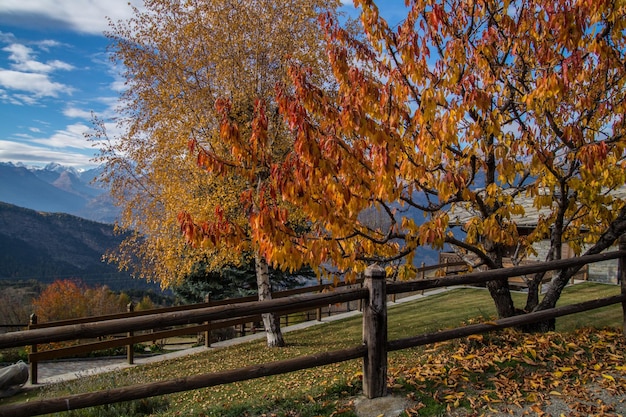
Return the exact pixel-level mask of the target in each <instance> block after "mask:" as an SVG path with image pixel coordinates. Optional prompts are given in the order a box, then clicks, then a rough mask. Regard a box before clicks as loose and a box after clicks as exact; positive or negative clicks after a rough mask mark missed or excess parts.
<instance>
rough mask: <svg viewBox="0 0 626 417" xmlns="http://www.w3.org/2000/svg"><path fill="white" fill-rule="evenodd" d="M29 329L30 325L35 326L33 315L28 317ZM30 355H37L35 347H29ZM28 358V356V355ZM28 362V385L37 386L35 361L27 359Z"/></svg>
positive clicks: (35, 315)
mask: <svg viewBox="0 0 626 417" xmlns="http://www.w3.org/2000/svg"><path fill="white" fill-rule="evenodd" d="M28 324H29V326H28V327H29V328H30V325H31V324H37V314H35V313H33V314H31V315H30V321H29V323H28ZM30 353H37V345H32V346H31V347H30ZM29 356H30V355H29ZM28 362H29V363H30V383H31V384H32V385H36V384H37V361H36V360H35V359H32V357H29V360H28Z"/></svg>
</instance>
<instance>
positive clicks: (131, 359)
mask: <svg viewBox="0 0 626 417" xmlns="http://www.w3.org/2000/svg"><path fill="white" fill-rule="evenodd" d="M126 310H127V311H128V312H129V313H132V312H133V311H135V305H134V304H133V302H132V301H131V302H130V303H128V305H127V306H126ZM133 333H134V332H132V331H130V332H128V337H133ZM126 359H128V364H129V365H132V364H134V363H135V347H134V346H133V344H132V343H129V344H128V345H127V346H126Z"/></svg>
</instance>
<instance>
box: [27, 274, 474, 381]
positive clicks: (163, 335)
mask: <svg viewBox="0 0 626 417" xmlns="http://www.w3.org/2000/svg"><path fill="white" fill-rule="evenodd" d="M461 264H463V265H464V263H463V262H453V263H446V264H445V265H429V266H425V265H423V264H422V266H421V267H420V268H417V274H418V276H419V277H420V279H425V278H426V276H427V274H430V273H432V271H438V270H442V268H444V267H446V268H447V267H448V266H450V265H452V266H459V265H461ZM362 284H363V279H359V280H357V281H356V282H355V283H351V284H345V283H340V284H338V286H337V287H339V288H341V287H345V286H348V287H354V286H355V285H356V286H362ZM331 287H332V285H331V284H319V285H313V286H307V287H303V288H296V289H291V290H284V291H277V292H274V293H272V297H273V298H285V297H291V296H294V295H299V294H309V293H318V292H323V291H328V290H330V288H331ZM256 299H257V297H256V296H255V295H253V296H248V297H241V298H236V299H226V300H210V298H209V296H207V299H206V300H205V302H204V303H198V304H191V305H184V306H174V307H166V308H158V309H151V310H141V311H134V306H133V305H132V304H129V305H128V311H127V312H126V313H114V314H108V315H103V316H92V317H82V318H78V319H69V320H58V321H51V322H45V323H38V321H37V315H36V314H32V315H31V316H30V323H29V324H28V325H27V326H22V327H28V329H29V330H34V329H43V328H55V327H61V326H68V325H78V324H85V323H92V322H102V321H107V320H114V319H123V318H130V317H139V316H149V315H153V314H160V313H167V312H181V311H188V310H195V309H200V308H207V307H211V306H222V305H236V304H241V303H246V302H251V301H255V300H256ZM392 300H393V301H396V298H395V294H394V295H393V296H392ZM357 301H359V306H358V307H355V308H358V309H359V310H361V305H360V304H361V301H360V300H357ZM345 306H346V307H345V308H346V310H347V311H349V310H350V301H348V302H346V303H345ZM337 312H341V310H339V311H337V310H336V309H335V311H333V307H332V305H329V306H318V307H317V308H315V309H314V310H309V311H300V310H298V311H295V312H290V311H287V312H282V313H283V315H282V316H281V318H282V320H281V325H285V326H287V325H289V320H290V317H291V318H292V319H293V318H295V317H294V316H293V315H294V314H295V313H302V315H303V319H302V320H305V321H308V320H310V319H311V318H312V317H315V319H316V320H318V321H319V320H321V319H322V315H323V314H327V315H328V316H330V315H332V314H336V313H337ZM260 321H261V316H260V315H250V316H243V317H237V318H233V319H224V320H217V321H212V322H205V323H201V324H194V325H185V326H180V327H178V328H174V329H172V328H168V329H156V328H152V329H149V331H148V332H144V333H141V334H137V332H136V331H129V332H126V333H125V334H119V333H118V334H116V335H101V336H98V339H102V338H103V337H105V336H108V337H107V340H94V341H90V342H85V341H83V343H82V344H79V345H73V346H66V347H56V348H48V349H46V350H44V351H41V350H40V349H41V346H38V345H37V344H33V345H31V346H30V353H29V355H28V362H29V364H30V382H31V384H33V385H35V384H37V383H38V378H39V375H38V363H39V362H42V361H46V360H53V359H60V358H67V357H75V356H79V355H85V354H89V353H92V352H96V351H102V350H106V349H115V348H120V347H126V356H127V360H128V363H129V364H131V365H132V364H133V363H134V357H135V352H134V346H135V345H137V344H140V343H144V342H155V341H157V340H163V339H167V338H173V337H179V336H187V335H197V334H200V333H203V334H204V342H205V346H207V347H209V346H210V345H211V332H212V331H214V330H219V329H225V328H233V327H238V328H239V330H238V332H239V335H240V336H245V334H246V331H247V329H246V325H247V324H254V323H258V322H260ZM250 331H255V329H254V327H253V326H251V329H250Z"/></svg>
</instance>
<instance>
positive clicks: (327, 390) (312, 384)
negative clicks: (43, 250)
mask: <svg viewBox="0 0 626 417" xmlns="http://www.w3.org/2000/svg"><path fill="white" fill-rule="evenodd" d="M619 291H620V289H619V287H618V286H615V285H603V284H595V283H584V284H577V285H575V286H571V287H568V288H566V290H565V291H564V293H563V296H562V297H561V300H560V302H559V305H566V304H572V303H576V302H580V301H585V300H590V299H596V298H602V297H607V296H611V295H616V294H619ZM524 297H525V295H524V294H522V293H516V294H515V302H516V304H517V305H518V306H523V304H524ZM494 315H495V309H494V306H493V302H492V301H491V298H490V296H489V294H488V292H487V291H486V290H484V289H476V288H460V289H454V290H450V291H448V292H444V293H439V294H433V295H430V296H428V297H424V298H422V299H419V300H415V301H411V302H407V303H401V304H397V305H393V306H391V307H390V308H389V311H388V331H389V337H388V338H389V340H394V339H399V338H404V337H409V336H414V335H417V334H421V333H425V332H433V331H437V330H441V329H445V328H453V327H456V326H458V325H459V324H461V323H464V322H468V321H474V320H476V319H477V318H484V319H492V318H493V317H494ZM587 326H593V327H598V328H600V327H607V326H610V327H618V328H620V329H621V326H622V310H621V306H620V305H614V306H610V307H606V308H603V309H599V310H596V311H593V312H585V313H579V314H575V315H571V316H565V317H561V318H558V319H557V330H558V331H559V332H571V331H573V330H575V329H577V328H580V327H587ZM361 332H362V329H361V317H360V316H355V317H352V318H348V319H344V320H339V321H335V322H332V323H325V324H321V325H318V326H314V327H311V328H309V329H306V330H302V331H297V332H289V333H286V334H285V340H286V342H287V347H285V348H280V349H268V348H266V347H265V343H264V341H256V342H249V343H244V344H240V345H235V346H231V347H228V348H220V349H214V350H210V351H208V352H205V353H201V354H197V355H193V356H187V357H184V358H180V359H176V360H170V361H164V362H160V363H156V364H152V365H142V366H139V367H134V368H129V369H127V370H124V371H119V372H113V373H108V374H102V375H96V376H92V377H85V378H81V379H79V380H76V381H73V382H68V383H63V384H57V385H54V386H48V387H44V388H41V389H38V390H35V391H32V392H30V393H28V394H26V395H19V396H17V397H13V398H11V399H9V400H3V401H4V402H0V405H1V404H3V403H4V404H6V403H7V402H16V401H26V400H31V401H32V400H35V399H37V398H44V397H54V396H61V395H67V394H75V393H81V392H89V391H95V390H103V389H107V388H111V387H120V386H125V385H131V384H138V383H146V382H154V381H160V380H168V379H173V378H178V377H183V376H189V375H196V374H201V373H208V372H216V371H221V370H228V369H233V368H238V367H243V366H248V365H253V364H261V363H264V362H271V361H277V360H281V359H287V358H293V357H297V356H301V355H308V354H312V353H316V352H323V351H329V350H337V349H342V348H347V347H353V346H356V345H359V344H360V343H361ZM433 348H434V347H433V346H424V347H422V348H415V349H408V350H404V351H399V352H391V353H390V354H389V368H390V369H393V368H405V367H407V364H410V363H411V361H415V360H418V359H419V357H420V355H423V353H424V352H429V351H431V350H432V349H433ZM360 369H361V362H360V361H358V360H355V361H348V362H344V363H339V364H334V365H329V366H324V367H319V368H314V369H309V370H303V371H298V372H293V373H289V374H285V375H279V376H273V377H266V378H262V379H257V380H250V381H245V382H241V383H233V384H228V385H222V386H218V387H212V388H207V389H200V390H195V391H190V392H185V393H179V394H173V395H169V396H165V397H163V398H157V399H154V400H146V401H144V402H143V403H141V402H134V403H135V404H133V405H132V406H131V405H129V404H126V405H124V404H122V405H119V406H111V407H108V408H106V407H98V408H93V409H87V410H77V411H74V412H71V413H65V414H60V415H63V416H68V415H69V416H94V415H95V416H109V415H110V416H113V415H115V416H118V415H131V416H139V415H155V416H261V415H266V416H271V415H272V413H274V414H275V415H276V416H303V417H304V416H317V415H331V414H332V413H335V414H334V415H338V416H339V415H343V416H351V415H354V414H353V413H352V411H351V408H350V406H349V399H350V398H352V397H353V396H355V395H358V393H359V390H360V379H359V374H360ZM346 402H348V403H347V405H346ZM137 403H139V405H138V404H137ZM115 407H118V408H115ZM119 407H127V408H124V409H120V408H119ZM129 407H130V408H132V407H135V408H137V407H139V408H140V409H142V410H144V411H141V410H139V411H137V410H135V409H134V408H133V410H130V408H129ZM142 407H143V408H142ZM344 408H345V410H343V409H344ZM124 410H126V411H124ZM342 410H343V411H342ZM420 415H427V414H420Z"/></svg>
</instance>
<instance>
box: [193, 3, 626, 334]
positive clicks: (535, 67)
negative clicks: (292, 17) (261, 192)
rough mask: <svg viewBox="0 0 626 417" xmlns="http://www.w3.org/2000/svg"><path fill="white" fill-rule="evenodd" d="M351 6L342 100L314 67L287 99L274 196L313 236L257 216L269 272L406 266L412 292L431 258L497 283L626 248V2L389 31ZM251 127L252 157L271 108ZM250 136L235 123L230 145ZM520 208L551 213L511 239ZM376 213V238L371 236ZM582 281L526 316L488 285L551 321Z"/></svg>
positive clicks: (453, 9) (444, 11)
mask: <svg viewBox="0 0 626 417" xmlns="http://www.w3.org/2000/svg"><path fill="white" fill-rule="evenodd" d="M355 4H356V5H357V6H358V7H360V9H361V22H362V26H363V29H364V31H365V36H364V37H362V38H358V37H353V36H351V35H350V33H348V32H347V31H346V30H344V29H343V28H342V27H341V26H340V25H339V24H338V22H337V20H336V19H335V18H334V17H333V16H331V15H327V16H325V17H324V18H322V19H321V23H322V26H323V27H324V29H325V31H326V40H327V50H328V56H329V59H330V63H331V66H332V68H333V74H334V76H335V79H336V83H337V85H338V89H337V91H333V92H332V93H329V92H328V90H327V89H326V88H324V85H322V84H320V83H318V82H317V81H316V80H315V79H313V78H312V77H311V76H310V72H309V69H308V68H307V67H306V66H305V65H294V66H292V69H291V76H292V80H291V81H292V84H287V85H286V86H284V87H282V88H279V89H278V98H277V100H278V102H279V104H280V111H281V114H282V115H283V117H284V119H285V123H287V125H288V126H289V128H290V129H291V131H292V134H293V136H294V144H293V151H292V152H291V153H290V154H289V155H288V156H287V157H286V158H285V159H284V160H283V161H281V162H276V163H275V164H274V165H273V166H272V182H271V187H268V188H267V190H266V193H267V194H270V195H279V196H281V201H287V202H289V203H291V204H293V205H295V206H298V207H300V208H301V209H302V211H303V212H304V213H306V215H307V217H308V219H309V221H310V222H311V223H310V224H311V230H310V233H308V234H307V235H306V236H296V235H295V234H293V233H291V231H290V230H289V229H288V228H287V227H285V226H284V224H283V222H282V221H281V220H282V219H283V217H282V216H284V214H283V213H282V212H281V209H280V207H279V206H278V205H273V206H271V207H270V206H267V207H265V206H261V207H260V210H258V211H257V213H256V214H255V222H254V224H253V226H254V228H253V233H254V234H255V236H257V238H256V239H257V241H258V242H260V244H261V248H262V250H261V251H262V253H264V254H265V255H266V256H267V257H268V259H270V261H271V262H277V263H279V264H281V265H283V267H287V268H297V267H298V266H299V265H301V264H302V263H309V264H312V265H317V266H319V265H325V264H332V265H334V266H335V267H337V268H338V269H339V270H340V271H345V272H346V273H348V274H349V275H350V274H351V275H354V274H356V273H358V272H360V271H362V270H363V269H364V268H365V267H366V266H367V265H368V264H370V263H372V262H380V263H385V264H386V265H389V266H392V265H394V263H395V267H396V270H395V272H396V273H397V274H398V275H399V276H400V277H404V278H410V277H413V276H414V275H415V268H414V266H413V264H414V262H413V256H414V253H415V250H416V249H417V248H418V247H420V246H430V247H432V248H435V249H442V248H443V247H444V245H445V244H448V245H451V246H452V247H453V248H455V250H456V251H457V253H459V254H460V255H461V256H462V257H463V259H465V260H466V261H467V262H468V263H470V264H471V265H472V267H474V268H489V269H493V268H501V267H503V260H504V258H505V257H506V256H513V261H514V262H519V261H520V260H521V259H523V258H524V257H526V256H528V255H529V254H530V253H532V252H533V250H534V249H533V246H532V245H533V244H534V243H536V242H538V241H540V240H544V239H548V240H549V241H550V251H549V252H548V255H547V257H546V260H553V259H558V258H560V257H561V256H562V247H563V245H564V244H565V243H567V244H568V245H569V246H570V247H571V248H573V249H574V250H575V251H576V253H584V254H592V253H598V252H600V251H602V250H604V249H606V248H608V247H610V245H612V244H613V243H614V242H615V240H616V239H617V238H618V237H619V236H620V235H621V234H623V233H624V232H625V231H626V205H625V204H624V203H625V202H624V194H623V193H620V192H619V191H620V190H621V189H622V188H623V187H624V184H625V182H626V160H625V158H626V154H625V146H626V139H625V138H624V131H625V125H624V115H625V114H626V100H625V88H624V87H625V85H624V83H625V80H626V59H625V54H626V41H625V38H624V30H625V29H626V26H625V25H626V19H625V17H626V16H624V15H625V14H626V6H625V5H624V3H623V2H616V1H609V0H599V1H595V0H594V1H589V0H579V1H553V0H549V1H548V0H522V1H501V0H497V1H496V0H494V1H492V0H475V1H461V0H446V1H433V0H423V1H417V0H416V1H410V2H408V3H407V4H408V6H407V9H406V10H407V16H406V19H405V20H404V21H403V22H401V23H400V24H398V25H395V26H393V25H389V24H388V23H387V22H386V21H385V20H384V19H383V18H382V17H381V16H380V14H379V11H378V8H377V7H376V5H375V4H374V3H373V2H371V1H355ZM256 115H257V116H256V119H255V122H253V123H252V125H251V127H250V128H251V133H250V134H249V135H248V136H246V137H245V140H249V141H250V142H251V143H256V142H257V141H258V140H259V138H264V137H265V136H264V135H266V133H265V132H266V130H265V124H264V123H265V122H264V120H265V117H266V116H265V115H264V108H263V107H262V106H260V107H258V108H257V112H256ZM240 130H241V128H240V127H239V129H238V128H237V126H233V125H232V123H231V122H230V121H228V120H226V121H224V122H223V124H222V138H223V143H238V141H241V140H242V139H241V136H242V135H241V132H240ZM522 198H525V199H530V200H531V201H532V205H533V209H536V210H540V213H541V215H540V216H539V219H538V222H537V225H536V226H535V227H534V228H533V230H532V231H531V233H530V234H528V235H522V234H520V233H519V228H518V227H517V222H518V221H519V220H520V219H521V218H523V217H524V216H525V215H526V212H525V210H526V208H525V206H524V205H522V204H521V203H520V199H522ZM372 211H374V212H377V213H378V215H379V216H380V217H381V218H382V221H379V222H377V225H376V226H372V223H371V222H366V221H363V218H364V217H363V213H368V212H372ZM187 233H188V235H189V236H193V238H194V239H197V240H198V241H201V240H202V239H206V238H210V237H211V236H214V235H215V233H214V232H213V231H212V230H201V229H194V230H188V231H187ZM512 249H513V250H512ZM576 271H577V268H569V269H566V270H563V271H559V272H558V274H556V276H555V277H554V278H553V279H552V283H551V285H550V287H549V290H548V291H547V293H546V294H545V296H544V297H543V299H541V300H540V297H539V291H538V289H539V286H540V282H541V279H542V277H541V276H537V277H533V278H531V279H529V282H528V285H529V293H528V299H527V303H526V305H525V306H524V307H523V308H516V307H515V305H514V303H513V300H512V297H511V293H510V289H509V286H508V281H507V280H499V281H493V282H489V283H488V285H487V286H488V288H489V290H490V293H491V295H492V298H493V299H494V302H495V304H496V307H497V311H498V315H499V316H500V317H508V316H512V315H515V314H519V313H522V312H524V311H533V310H541V309H546V308H549V307H554V306H555V304H556V302H557V300H558V298H559V296H560V293H561V291H562V289H563V287H564V286H565V285H566V283H567V282H568V280H569V278H570V277H571V276H573V274H574V273H575V272H576ZM552 325H553V324H551V323H547V324H542V326H543V327H542V328H541V329H542V330H545V329H547V328H550V327H551V326H552Z"/></svg>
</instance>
